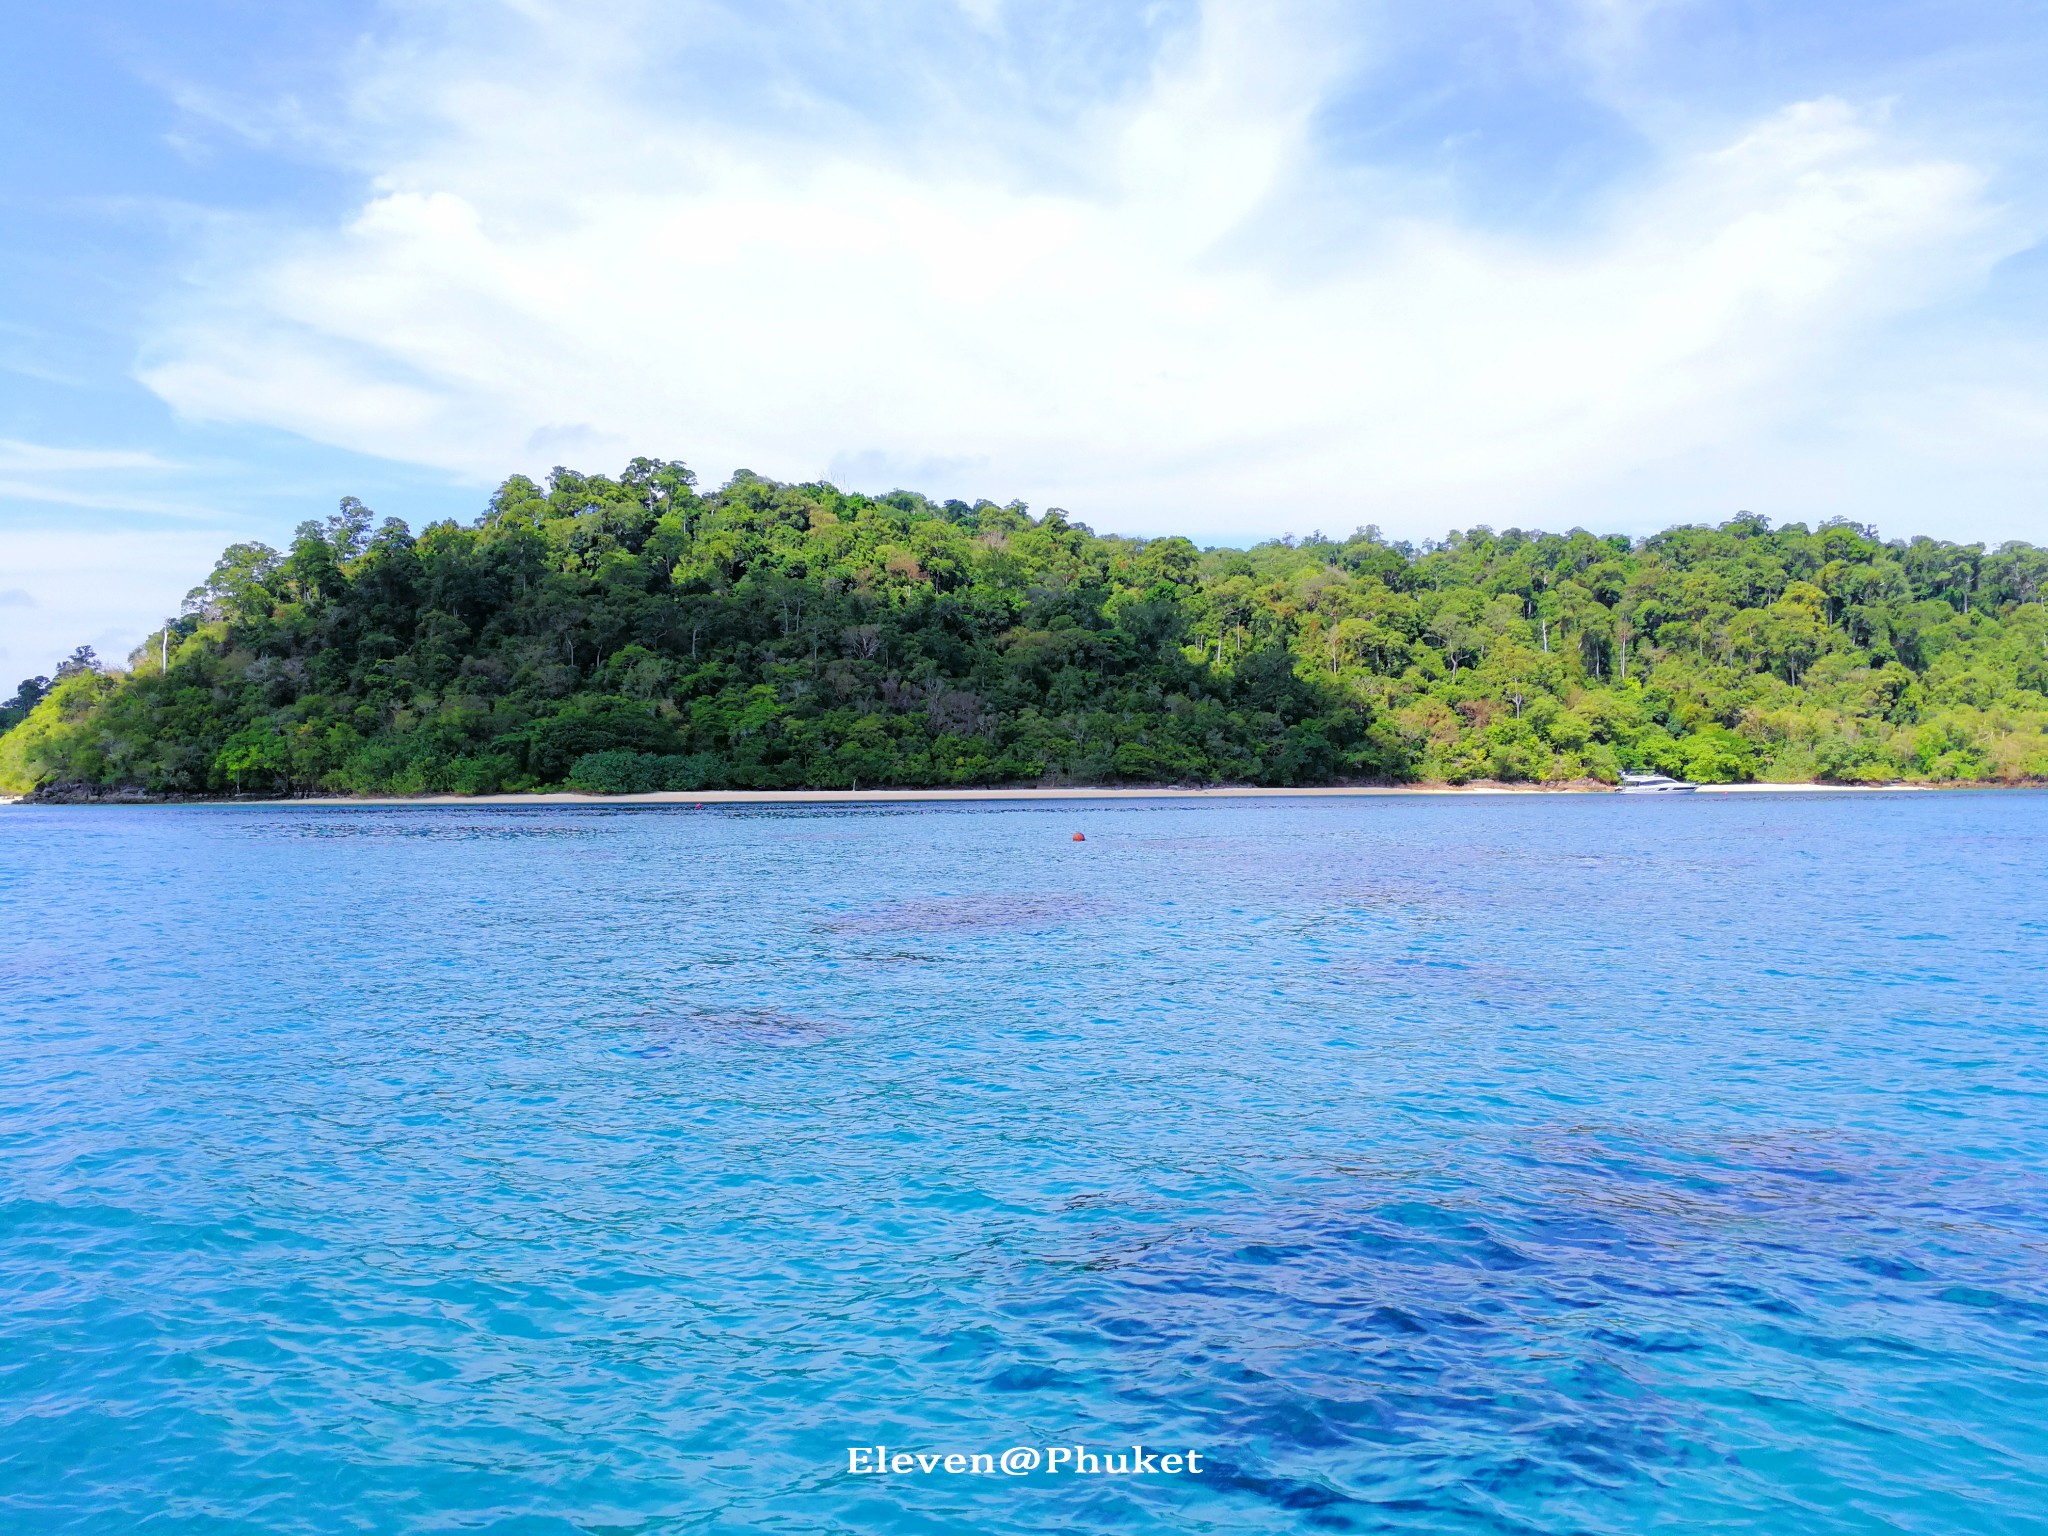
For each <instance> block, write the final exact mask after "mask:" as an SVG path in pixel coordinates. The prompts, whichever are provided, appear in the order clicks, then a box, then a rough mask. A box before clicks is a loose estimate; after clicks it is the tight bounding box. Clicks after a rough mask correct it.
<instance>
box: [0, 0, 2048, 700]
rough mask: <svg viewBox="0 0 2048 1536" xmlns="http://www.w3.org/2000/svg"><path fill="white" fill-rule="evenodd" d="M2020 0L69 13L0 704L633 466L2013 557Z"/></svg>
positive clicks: (17, 362)
mask: <svg viewBox="0 0 2048 1536" xmlns="http://www.w3.org/2000/svg"><path fill="white" fill-rule="evenodd" d="M2044 78H2048V12H2044V11H2043V9H2042V8H2041V7H2040V6H2039V5H2038V4H2019V3H2007V0H1951V3H1927V0H1913V3H1908V0H1872V3H1864V4H1858V5H1849V4H1842V3H1825V4H1820V3H1817V4H1807V5H1788V4H1777V5H1764V4H1744V3H1739V0H1736V3H1730V0H1720V3H1713V4H1707V3H1688V0H1556V3H1549V4H1544V3H1535V0H1469V3H1467V4H1464V5H1460V6H1456V7H1444V6H1415V5H1397V4H1350V5H1340V4H1327V3H1316V0H1162V3H1152V4H1131V5H1118V4H1115V3H1112V0H1102V3H1094V4H1082V3H1065V0H1052V3H1032V0H901V3H895V4H873V3H862V0H840V3H834V4H821V3H809V0H764V3H755V4H749V5H732V6H728V5H719V4H712V3H690V0H670V3H663V4H652V3H636V0H609V3H605V4H585V3H569V0H516V3H505V0H419V3H389V4H382V5H362V4H344V3H339V0H300V3H295V4H293V5H290V6H277V5H273V4H259V3H254V0H190V3H187V4H185V5H182V6H178V7H168V6H162V5H144V4H139V3H124V0H103V3H100V4H96V5H93V6H87V7H56V6H48V7H27V8H20V9H19V10H18V12H17V13H16V14H15V15H14V16H12V17H11V18H10V46H9V48H8V49H7V50H6V51H5V53H4V54H0V214H4V217H0V273H4V281H0V669H6V668H12V669H13V672H12V673H5V672H4V671H0V676H6V677H11V676H14V675H20V674H22V673H26V672H30V671H47V670H49V669H50V667H51V666H52V665H53V664H54V662H55V661H56V660H57V659H58V658H59V657H60V656H61V655H62V654H64V653H65V652H67V651H68V650H69V649H70V648H71V647H72V646H74V645H76V644H79V643H81V642H89V643H91V644H93V645H95V646H96V647H98V648H99V649H100V650H101V651H102V652H103V653H105V654H108V655H111V656H114V657H117V658H118V657H120V656H123V655H125V654H126V652H127V650H128V648H129V647H130V646H131V645H133V644H134V643H135V642H136V641H138V640H139V639H140V638H141V637H142V636H143V635H144V634H145V633H146V632H147V631H148V630H149V629H150V628H151V627H152V626H153V625H154V624H155V623H156V622H158V621H159V620H160V618H161V616H162V615H163V614H164V613H166V612H170V611H172V610H174V609H175V606H176V604H177V602H178V599H179V597H180V596H181V595H182V594H183V592H184V591H185V590H186V588H188V587H189V586H191V585H193V584H194V583H195V582H197V581H198V580H199V579H200V578H201V577H202V576H203V575H204V573H205V570H206V569H207V567H208V566H209V565H210V563H211V559H212V556H213V555H214V553H215V552H216V551H217V550H218V549H219V548H220V546H221V545H223V544H224V543H226V542H228V541H229V540H231V539H242V538H262V539H267V540H269V541H270V542H273V543H281V542H283V541H284V540H286V539H288V538H289V535H290V530H291V528H292V526H293V525H294V524H295V523H297V522H298V521H299V520H301V519H302V518H304V517H308V516H316V515H321V514H323V513H324V512H326V511H327V510H329V509H330V508H331V507H332V505H333V503H334V502H335V500H336V499H337V498H338V497H340V496H342V495H344V494H352V495H357V496H360V497H362V498H363V499H364V500H365V501H367V502H368V503H369V504H370V505H371V506H373V507H375V508H376V509H377V510H378V511H379V512H380V513H387V514H396V515H399V516H403V517H406V518H407V519H408V520H410V521H411V522H412V523H413V524H414V525H415V526H418V525H419V524H421V523H424V522H426V521H429V520H432V519H434V518H437V517H446V516H455V517H468V516H470V515H473V513H474V512H475V510H476V509H477V508H478V507H479V506H480V505H481V503H482V501H483V498H484V496H485V495H486V494H487V492H488V489H489V487H490V485H491V484H493V483H494V482H495V481H496V480H497V479H499V478H500V477H502V476H503V475H504V474H506V473H509V472H511V471H513V470H522V471H526V472H531V473H540V472H545V470H546V469H547V468H549V467H550V466H551V465H553V464H556V463H568V464H571V465H573V466H576V467H579V468H585V469H606V468H613V467H616V465H617V464H619V463H620V462H622V461H623V460H624V459H625V458H626V457H628V456H630V455H631V454H633V453H642V452H644V453H654V454H661V455H665V456H672V457H680V458H684V459H686V460H688V461H689V462H691V463H692V464H693V465H695V466H696V467H697V468H698V469H699V470H700V472H701V473H702V474H703V476H704V478H706V479H707V480H712V481H716V480H718V479H721V478H723V477H724V476H725V475H726V474H728V473H730V472H731V471H732V470H733V469H734V468H737V467H741V466H743V465H744V466H746V467H750V468H753V469H756V470H758V471H760V472H763V473H766V474H771V475H776V476H778V477H782V478H807V477H811V476H816V475H825V476H830V477H832V478H834V479H836V480H838V481H840V482H841V483H842V484H847V485H850V486H853V487H856V488H860V489H868V490H887V489H891V488H893V487H895V486H897V485H909V486H914V487H916V488H920V489H925V490H928V491H930V492H932V493H934V494H940V495H965V496H970V497H971V496H977V495H986V496H991V497H995V498H997V499H1003V500H1007V499H1010V498H1012V497H1021V498H1022V499H1024V500H1026V501H1027V502H1030V503H1031V504H1033V505H1034V506H1040V507H1042V506H1045V505H1051V504H1056V505H1061V506H1065V507H1068V508H1070V509H1071V510H1072V511H1073V512H1074V513H1075V514H1076V515H1078V516H1080V517H1082V518H1084V519H1085V520H1087V521H1088V522H1090V523H1092V524H1093V525H1095V526H1096V527H1098V528H1102V529H1104V530H1109V531H1121V532H1133V533H1152V532H1165V531H1177V532H1187V533H1191V534H1193V535H1195V536H1196V537H1197V538H1199V539H1202V540H1203V541H1205V542H1210V541H1216V542H1222V541H1231V542H1235V541H1242V540H1248V539H1254V538H1258V537H1263V536H1268V535H1272V534H1278V533H1284V532H1294V533H1306V532H1308V531H1310V530H1311V529H1312V528H1323V529H1325V530H1328V531H1332V532H1343V531H1348V530H1349V529H1350V528H1351V527H1353V526H1355V525H1357V524H1360V523H1366V522H1375V523H1378V524H1380V525H1381V526H1382V527H1384V528H1386V529H1388V530H1389V531H1391V532H1395V533H1400V534H1406V535H1409V536H1414V537H1420V536H1425V535H1429V534H1434V533H1440V532H1441V531H1442V530H1443V529H1444V528H1446V527H1449V526H1454V525H1455V526H1465V525H1469V524H1472V523H1487V524H1490V525H1492V526H1496V527H1503V526H1511V525H1516V526H1524V527H1529V526H1541V527H1553V528H1563V527H1569V526H1572V525H1574V524H1584V525H1588V526H1595V527H1599V528H1602V529H1624V530H1628V531H1633V532H1649V531H1652V530H1654V529H1656V528H1660V527H1663V526H1666V525H1668V524H1670V523H1673V522H1678V521H1690V520H1697V519H1701V518H1720V517H1725V516H1726V515H1728V514H1729V513H1731V512H1733V511H1735V510H1737V509H1752V510H1756V511H1760V512H1763V513H1766V514H1767V515H1770V516H1772V517H1775V518H1777V519H1779V520H1792V519H1804V520H1808V521H1813V520H1818V519H1820V518H1824V517H1830V516H1848V517H1853V518H1856V519H1857V520H1859V521H1869V522H1874V523H1876V524H1877V525H1878V526H1879V527H1880V528H1881V529H1882V530H1883V531H1885V532H1886V533H1888V534H1903V533H1910V532H1922V531H1924V532H1932V533H1937V534H1941V535H1945V536H1949V537H1957V538H1981V539H1987V540H1993V541H1995V540H1998V539H2003V538H2015V537H2022V538H2032V539H2036V540H2041V539H2048V516H2044V511H2048V497H2044V493H2048V348H2044V345H2043V343H2044V342H2048V254H2044V248H2043V245H2042V238H2043V233H2044V224H2048V107H2044V103H2043V93H2041V92H2040V90H2039V88H2038V82H2039V81H2040V80H2041V79H2044Z"/></svg>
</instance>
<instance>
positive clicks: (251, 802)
mask: <svg viewBox="0 0 2048 1536" xmlns="http://www.w3.org/2000/svg"><path fill="white" fill-rule="evenodd" d="M2038 787H2040V786H2038V785H2024V784H1954V785H1944V784H1813V783H1804V784H1761V783H1748V784H1700V785H1696V786H1695V787H1694V789H1693V791H1692V793H1695V794H1702V795H1879V794H1899V793H1912V794H1920V793H1926V792H1933V791H1938V790H1942V789H2027V788H2038ZM1616 793H1619V791H1618V790H1616V789H1615V788H1614V787H1613V786H1611V785H1606V784H1589V783H1576V784H1501V783H1478V784H1369V785H1316V786H1309V787H1303V788H1297V789H1271V788H1264V787H1260V786H1254V785H1217V786H1200V787H1172V786H1164V787H1162V786H1152V787H1129V786H1060V787H1044V786H1031V787H1007V788H992V789H706V790H695V791H691V790H658V791H653V792H650V793H647V794H640V795H595V794H586V793H584V792H582V791H579V790H552V791H546V792H528V793H521V794H498V795H361V796H356V795H316V796H303V797H298V798H292V799H260V800H259V799H247V800H241V799H230V798H225V797H223V798H220V799H176V800H170V799H165V800H157V799H145V798H141V797H137V798H133V799H121V798H114V797H111V796H110V797H107V798H104V799H101V798H91V799H88V798H83V797H81V798H79V799H76V800H70V799H64V800H59V799H52V800H44V801H34V800H30V799H29V798H28V797H25V796H0V804H45V805H239V806H254V807H263V808H268V809H285V808H293V807H295V808H300V809H305V808H311V807H331V808H333V809H336V810H354V809H360V810H399V809H447V808H460V807H489V808H492V809H500V810H502V809H507V808H516V807H519V806H534V807H563V806H614V807H649V808H659V807H664V806H666V807H671V808H672V807H676V806H685V807H695V806H713V805H917V804H934V805H951V804H973V803H977V802H980V803H1003V802H1026V803H1028V802H1033V801H1040V802H1068V803H1081V802H1087V801H1100V802H1109V803H1115V802H1119V801H1133V800H1301V799H1368V798H1380V797H1390V796H1403V795H1425V796H1436V797H1444V796H1459V795H1463V796H1474V797H1489V798H1505V797H1511V796H1518V795H1523V796H1526V795H1611V794H1616Z"/></svg>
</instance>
